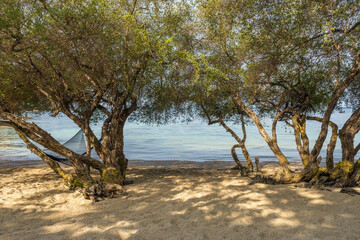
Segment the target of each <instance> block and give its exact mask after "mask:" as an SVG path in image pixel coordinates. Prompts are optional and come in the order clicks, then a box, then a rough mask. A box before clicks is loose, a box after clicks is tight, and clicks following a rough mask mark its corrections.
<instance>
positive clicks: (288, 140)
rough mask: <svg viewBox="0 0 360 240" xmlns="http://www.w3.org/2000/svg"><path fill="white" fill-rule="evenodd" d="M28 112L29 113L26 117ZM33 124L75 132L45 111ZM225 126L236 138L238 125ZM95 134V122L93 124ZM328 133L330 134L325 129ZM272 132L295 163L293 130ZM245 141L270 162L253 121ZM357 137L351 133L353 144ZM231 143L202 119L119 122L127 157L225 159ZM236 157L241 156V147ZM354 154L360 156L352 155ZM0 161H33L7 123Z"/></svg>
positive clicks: (0, 130) (312, 130)
mask: <svg viewBox="0 0 360 240" xmlns="http://www.w3.org/2000/svg"><path fill="white" fill-rule="evenodd" d="M350 115H351V109H344V112H343V113H339V112H336V113H334V114H333V116H332V119H331V120H332V121H334V122H335V123H337V124H338V126H339V127H340V128H341V127H342V125H343V124H344V123H345V121H346V120H347V119H348V118H349V116H350ZM29 116H30V115H29ZM31 117H34V119H35V120H32V121H33V122H35V123H37V124H38V125H39V126H41V127H42V128H44V129H45V130H47V131H48V132H50V133H51V135H52V136H54V137H55V138H56V139H58V140H59V141H60V142H65V141H67V140H68V139H70V138H71V137H72V136H73V135H74V134H76V133H77V131H78V130H79V129H78V127H77V126H76V125H75V124H74V123H73V122H72V121H71V120H70V119H68V118H66V117H57V118H52V117H49V116H48V115H31ZM265 122H266V123H267V124H265V125H267V126H266V128H267V129H270V126H271V125H270V124H271V121H270V120H268V121H265ZM229 126H230V127H232V129H233V130H235V131H236V132H238V134H239V135H240V136H241V127H240V126H239V125H232V124H231V123H229ZM94 129H95V132H99V131H100V126H94ZM319 130H320V123H317V122H314V121H311V122H310V121H309V122H308V124H307V133H308V135H309V138H310V144H311V145H310V146H312V145H313V144H314V140H315V139H316V137H317V134H318V133H319ZM329 133H330V132H329ZM277 134H278V139H279V146H280V148H281V149H282V151H283V153H284V154H285V156H287V157H288V159H289V161H300V158H299V154H298V152H297V150H296V145H295V141H294V135H293V132H292V131H291V129H290V128H289V127H287V126H286V125H285V124H284V123H280V122H279V124H278V128H277ZM247 135H248V136H247V141H246V145H247V148H248V150H249V153H250V155H251V156H252V157H254V156H259V157H260V160H263V161H264V160H276V158H275V157H274V156H273V154H272V152H271V151H270V149H269V147H268V146H267V144H266V143H265V142H264V140H263V139H262V137H261V136H260V135H259V133H258V131H257V128H256V127H255V126H254V125H250V126H248V127H247ZM329 138H330V134H328V138H327V141H326V143H325V144H324V150H323V151H322V153H321V155H322V157H323V159H325V156H326V153H325V148H326V145H327V143H328V140H329ZM359 141H360V137H359V135H357V136H356V139H355V144H357V143H358V142H359ZM234 144H236V141H235V140H234V139H233V138H232V136H231V135H230V134H229V133H227V132H226V131H225V130H224V129H223V128H222V127H221V126H218V125H212V126H208V125H207V124H206V123H205V122H202V121H195V122H191V123H174V124H168V125H164V126H149V125H144V124H136V123H126V125H125V154H126V157H127V158H128V159H130V160H184V161H209V160H210V161H211V160H217V161H228V160H230V161H231V160H232V157H231V154H230V149H231V147H232V146H233V145H234ZM238 156H239V158H240V159H243V156H242V154H241V151H240V150H239V152H238ZM357 157H360V154H358V155H357ZM334 158H335V160H337V161H339V160H340V158H341V149H340V141H339V140H338V142H337V145H336V149H335V152H334ZM0 159H8V160H37V159H39V158H38V157H37V156H36V155H34V154H32V153H31V152H30V151H29V150H28V149H27V148H26V146H25V144H24V143H23V142H22V141H21V139H20V138H19V137H18V136H17V134H16V133H15V131H14V130H13V129H11V128H8V127H0Z"/></svg>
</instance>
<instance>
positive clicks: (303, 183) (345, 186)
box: [250, 161, 360, 195]
mask: <svg viewBox="0 0 360 240" xmlns="http://www.w3.org/2000/svg"><path fill="white" fill-rule="evenodd" d="M303 173H304V172H303ZM308 173H309V175H311V176H312V177H310V178H309V177H308V176H302V175H301V174H300V175H299V174H298V175H293V176H291V175H289V174H286V173H285V171H279V172H278V173H277V174H276V175H275V176H264V175H262V174H257V175H255V176H254V177H252V181H251V182H250V185H252V184H255V183H265V184H272V185H274V184H286V183H296V185H295V186H296V187H303V188H318V189H322V190H324V189H325V190H329V189H328V187H333V188H342V190H341V191H340V192H342V193H348V194H351V195H354V194H359V195H360V193H359V192H358V191H356V190H354V189H352V188H350V187H355V186H358V185H360V163H359V161H358V162H357V163H356V164H351V163H349V162H346V161H343V162H341V163H338V164H336V166H335V167H334V168H333V169H332V170H331V171H329V170H328V169H327V168H316V169H313V171H309V172H308ZM304 179H306V180H304Z"/></svg>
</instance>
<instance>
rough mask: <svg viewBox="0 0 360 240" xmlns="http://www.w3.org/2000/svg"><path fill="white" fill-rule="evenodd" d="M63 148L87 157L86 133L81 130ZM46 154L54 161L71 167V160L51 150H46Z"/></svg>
mask: <svg viewBox="0 0 360 240" xmlns="http://www.w3.org/2000/svg"><path fill="white" fill-rule="evenodd" d="M63 146H64V147H66V148H68V149H70V150H71V151H73V152H75V153H77V154H80V155H86V141H85V134H84V132H83V131H82V130H79V131H78V132H77V133H76V134H75V135H74V136H73V137H72V138H70V139H69V140H68V141H66V142H65V143H64V144H63ZM44 152H45V154H46V155H47V156H49V157H50V158H52V159H53V160H55V161H57V162H60V163H62V164H65V165H68V166H71V163H70V162H69V160H68V159H67V158H65V157H64V156H62V155H59V154H57V153H55V152H53V151H51V150H49V149H45V150H44Z"/></svg>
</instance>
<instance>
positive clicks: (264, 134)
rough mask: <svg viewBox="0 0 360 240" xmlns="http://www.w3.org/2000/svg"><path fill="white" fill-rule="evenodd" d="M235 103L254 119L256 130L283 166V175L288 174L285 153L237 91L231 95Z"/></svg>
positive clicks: (288, 168) (288, 166)
mask: <svg viewBox="0 0 360 240" xmlns="http://www.w3.org/2000/svg"><path fill="white" fill-rule="evenodd" d="M233 98H234V100H235V103H236V104H237V105H238V106H239V107H240V108H241V109H242V110H243V111H244V112H246V114H247V115H248V116H249V117H250V118H251V119H252V120H253V121H254V123H255V125H256V127H257V128H258V131H259V133H260V135H261V136H262V137H263V138H264V140H265V141H266V143H267V144H268V146H269V147H270V149H271V151H272V152H273V153H274V155H275V156H276V158H277V159H278V160H279V162H280V165H281V167H282V168H283V170H284V172H285V175H287V176H290V175H292V174H291V170H290V165H289V161H288V160H287V158H286V157H285V155H284V154H283V153H282V151H281V150H280V148H279V146H278V145H277V142H276V141H273V139H271V138H270V136H269V135H268V134H267V132H266V130H265V129H264V127H263V125H262V124H261V122H260V119H259V118H258V117H257V115H256V114H255V112H253V111H252V110H251V109H250V108H248V107H246V106H245V104H244V103H243V101H242V100H241V98H240V97H239V95H238V94H237V93H235V95H234V96H233Z"/></svg>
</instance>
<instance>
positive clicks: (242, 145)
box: [219, 119, 254, 172]
mask: <svg viewBox="0 0 360 240" xmlns="http://www.w3.org/2000/svg"><path fill="white" fill-rule="evenodd" d="M219 122H220V124H221V126H223V127H224V128H225V130H226V131H227V132H229V133H230V134H231V136H233V138H235V140H236V141H237V142H238V144H236V145H234V146H233V147H232V149H231V154H232V156H233V158H234V154H233V153H235V156H236V152H235V148H234V147H235V146H237V147H240V148H241V151H242V153H243V155H244V157H245V160H246V162H247V164H246V168H247V169H248V170H249V171H251V172H252V171H253V170H254V166H253V163H252V160H251V157H250V154H249V152H248V151H247V149H246V146H245V140H246V132H245V131H244V128H245V126H244V125H243V133H244V138H243V139H242V140H241V139H240V138H239V136H238V135H237V134H236V133H235V132H234V131H233V130H231V128H229V126H228V125H226V124H225V122H224V121H223V120H221V119H220V120H219ZM242 124H244V122H243V123H242ZM236 159H237V161H239V159H238V158H237V156H236ZM236 159H235V158H234V161H235V162H236V164H238V163H237V161H236ZM239 163H240V161H239ZM238 165H239V164H238Z"/></svg>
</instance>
